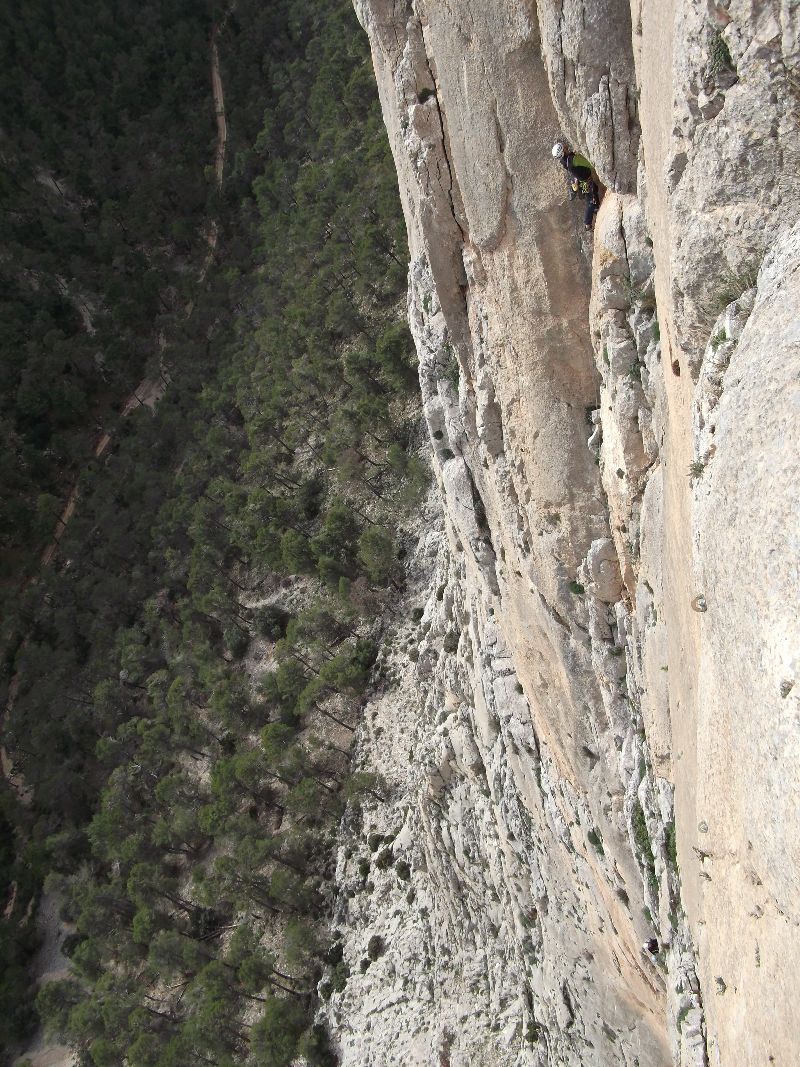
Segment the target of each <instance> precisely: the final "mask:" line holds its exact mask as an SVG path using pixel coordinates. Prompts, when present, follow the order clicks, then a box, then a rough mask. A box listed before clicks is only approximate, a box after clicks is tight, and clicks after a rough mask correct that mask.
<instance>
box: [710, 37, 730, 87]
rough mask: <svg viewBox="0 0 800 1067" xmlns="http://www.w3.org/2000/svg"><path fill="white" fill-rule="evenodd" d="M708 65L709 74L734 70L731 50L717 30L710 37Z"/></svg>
mask: <svg viewBox="0 0 800 1067" xmlns="http://www.w3.org/2000/svg"><path fill="white" fill-rule="evenodd" d="M708 67H709V70H710V71H711V74H712V75H714V76H716V75H717V74H721V73H722V71H723V70H735V69H736V68H735V67H734V65H733V58H732V56H731V50H730V48H729V47H728V42H727V41H726V40H725V38H724V37H723V36H722V31H721V30H717V31H716V32H715V34H714V36H713V37H712V38H711V47H710V48H709V54H708Z"/></svg>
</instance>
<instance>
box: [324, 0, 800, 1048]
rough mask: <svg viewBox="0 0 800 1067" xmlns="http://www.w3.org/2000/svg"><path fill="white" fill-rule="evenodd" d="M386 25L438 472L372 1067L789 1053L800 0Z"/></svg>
mask: <svg viewBox="0 0 800 1067" xmlns="http://www.w3.org/2000/svg"><path fill="white" fill-rule="evenodd" d="M356 9H357V11H358V14H359V17H360V18H361V20H362V23H363V25H364V27H365V29H366V30H367V32H368V34H369V36H370V40H371V44H372V50H373V58H374V63H375V69H376V74H377V79H378V86H379V90H380V93H381V99H382V104H383V110H384V115H385V119H386V124H387V128H388V130H389V134H390V139H391V142H392V147H393V151H394V154H395V159H396V163H397V169H398V176H399V183H400V190H401V195H402V198H403V204H404V210H405V214H406V220H407V224H408V231H409V239H410V247H411V266H410V289H409V317H410V322H411V327H412V331H413V333H414V336H415V340H416V343H417V349H418V353H419V359H420V383H421V387H422V394H423V401H424V407H425V415H426V419H427V423H428V427H429V430H430V435H431V445H432V453H433V463H434V469H435V474H436V487H435V491H434V492H433V493H432V496H431V499H430V500H429V502H428V505H427V514H426V515H425V516H424V522H425V529H426V533H425V535H424V536H423V537H422V538H421V540H420V544H419V547H418V549H417V553H416V557H415V559H414V560H412V561H411V564H410V569H409V573H410V581H411V585H410V591H409V596H408V602H407V605H406V607H407V611H408V614H409V618H408V622H407V623H405V624H403V625H399V626H398V629H397V632H396V634H395V635H394V644H393V650H391V651H389V652H387V654H386V656H385V659H384V662H383V672H384V677H385V679H386V687H385V691H384V692H383V693H382V694H381V695H380V697H379V698H378V699H376V700H375V701H374V702H373V704H372V705H371V706H370V708H369V709H368V713H367V721H366V723H365V727H364V729H363V731H362V735H361V737H360V738H359V745H358V759H360V760H361V761H363V764H364V766H365V767H370V768H373V769H374V768H377V769H378V770H380V771H381V772H382V773H383V775H384V776H385V778H386V780H387V782H388V783H389V786H390V789H391V795H390V801H389V803H387V804H378V803H376V804H375V805H373V806H369V805H367V806H365V807H364V808H363V810H362V811H361V812H360V813H358V815H357V816H356V815H355V814H354V815H352V816H351V818H350V822H348V823H347V824H346V825H345V827H344V828H343V831H342V845H341V848H340V852H339V861H338V871H337V879H338V884H339V887H340V890H339V895H338V901H337V906H336V907H337V912H336V925H337V927H338V929H339V930H340V931H341V943H342V948H343V953H344V962H345V965H346V966H347V967H348V968H349V971H350V977H349V980H348V981H347V983H346V984H345V985H344V988H343V989H339V990H338V991H336V992H334V993H333V994H332V996H331V998H330V1000H329V1002H328V1008H327V1013H328V1017H329V1020H330V1022H331V1024H332V1028H333V1031H334V1034H335V1037H336V1040H337V1043H338V1044H339V1046H340V1048H341V1051H342V1055H343V1062H344V1063H345V1064H352V1065H367V1064H375V1065H379V1064H380V1065H383V1064H389V1063H398V1064H400V1063H402V1064H411V1063H420V1064H428V1063H436V1062H438V1063H440V1064H453V1065H457V1064H458V1065H460V1064H464V1065H466V1064H470V1065H473V1064H486V1065H487V1067H488V1065H498V1067H500V1065H504V1064H509V1065H510V1064H554V1065H555V1064H559V1065H562V1064H564V1065H566V1064H570V1065H572V1064H575V1065H578V1064H605V1063H608V1064H630V1065H633V1064H639V1065H641V1067H644V1065H651V1064H653V1065H656V1064H668V1063H671V1062H675V1063H681V1064H698V1065H699V1064H703V1063H706V1062H708V1061H709V1059H710V1062H712V1063H721V1064H722V1063H724V1064H728V1063H731V1064H734V1063H736V1064H738V1063H742V1062H748V1063H749V1062H753V1063H756V1062H759V1063H760V1062H765V1061H767V1058H768V1056H770V1055H773V1056H774V1057H775V1059H774V1062H776V1063H781V1062H791V1060H792V1058H793V1057H794V1054H795V1053H796V1051H797V1048H796V1042H795V1043H794V1044H793V1041H794V1039H793V1037H792V1035H791V1034H790V1032H789V1019H790V1017H791V1016H790V1015H789V1013H788V1004H789V1003H790V1001H791V1000H793V999H794V995H795V993H796V984H797V979H796V976H795V969H796V968H795V967H794V966H793V961H792V950H791V949H790V948H789V947H788V946H789V945H790V944H791V940H792V936H791V931H792V930H793V929H794V927H795V926H796V924H797V921H798V918H800V916H798V914H797V902H798V899H799V896H798V891H797V889H798V887H797V884H796V879H797V877H798V875H797V872H798V869H799V868H798V858H800V857H798V855H797V849H798V834H797V798H798V784H797V783H798V769H799V768H798V737H799V736H800V735H799V734H798V728H797V711H798V707H797V700H798V690H800V682H798V681H797V670H798V664H797V659H796V657H797V648H798V640H797V638H798V636H799V635H798V631H797V621H796V617H795V615H796V612H795V609H796V595H797V589H798V587H799V583H798V582H797V559H798V551H797V550H798V545H797V521H796V516H797V514H798V503H800V501H798V499H797V484H798V479H797V455H796V450H793V449H791V448H790V447H789V445H788V441H789V440H790V438H791V435H792V433H794V434H795V435H796V432H797V423H798V419H797V414H798V412H797V405H798V394H797V388H798V372H799V371H800V356H799V355H798V335H797V322H798V314H797V312H798V306H797V305H798V275H797V266H796V265H797V250H798V244H800V231H798V229H797V228H796V227H795V228H794V229H793V226H794V224H795V223H796V221H797V219H798V217H800V209H799V207H798V185H797V178H796V175H797V168H796V167H792V161H793V160H795V159H796V153H797V148H798V133H797V124H796V117H792V115H791V113H790V111H791V109H790V108H788V107H787V105H786V102H785V101H786V100H787V99H795V100H796V99H797V84H796V81H795V80H793V79H796V73H794V72H793V71H794V70H796V67H793V64H796V59H797V50H798V37H799V36H800V26H799V25H798V21H799V20H800V16H798V14H797V12H796V10H795V9H794V8H793V7H792V5H787V4H785V3H783V4H781V3H778V2H777V0H776V2H775V3H774V4H769V3H760V4H757V5H756V4H748V3H746V2H744V0H741V2H738V0H730V2H729V3H718V4H705V3H700V2H699V0H698V2H693V0H683V2H681V3H678V2H676V3H675V4H672V5H671V4H670V3H666V4H656V3H652V4H651V3H648V2H644V3H643V4H640V3H637V2H636V0H634V4H633V6H632V9H631V8H629V6H628V4H627V3H623V2H621V0H597V2H593V0H569V2H567V3H563V4H553V3H551V2H550V0H540V2H539V4H538V7H537V5H534V4H533V3H532V2H530V0H528V2H523V0H504V2H502V3H494V2H493V3H489V2H487V0H414V2H405V0H356ZM562 134H566V135H567V136H568V137H569V138H570V139H571V140H573V141H574V142H575V143H576V144H577V145H579V146H580V147H581V148H582V149H583V150H584V151H586V152H588V153H589V154H591V155H592V156H593V158H594V161H595V163H596V165H597V169H598V173H599V176H600V178H601V179H602V181H603V182H604V184H605V185H606V186H607V187H608V190H609V192H608V193H607V195H606V198H605V201H604V203H603V206H602V209H601V212H600V215H599V217H598V221H597V227H596V232H595V235H594V239H593V240H592V238H591V236H588V237H587V236H586V235H585V234H583V233H582V229H581V223H580V220H579V219H578V217H577V212H576V211H574V210H573V208H574V206H575V205H570V204H569V203H568V202H567V198H566V187H565V183H564V179H563V174H562V173H561V172H560V168H558V167H557V166H556V165H554V164H553V162H552V159H551V157H550V146H551V145H552V143H553V141H554V140H555V139H556V137H557V136H560V135H562ZM776 161H779V162H776ZM784 168H789V169H788V171H787V172H786V173H784ZM768 249H770V252H769V255H768V256H767V258H766V259H764V254H765V253H766V251H767V250H768ZM762 260H763V264H762ZM718 316H719V317H718ZM587 442H588V443H587ZM690 464H692V468H691V471H692V474H691V478H690V477H689V466H690ZM414 609H416V612H415V614H412V613H413V612H414ZM742 768H747V774H746V777H743V776H742V773H741V772H742ZM676 841H677V847H676ZM653 936H655V937H656V938H657V939H658V941H659V947H660V951H659V953H658V954H657V955H655V956H654V955H653V954H650V953H648V952H646V951H643V950H642V942H643V941H645V940H647V939H648V938H650V937H653ZM370 939H372V941H371V942H370ZM784 996H785V997H786V1004H785V1005H784V1004H782V1003H781V1004H780V1007H781V1010H784V1009H786V1014H785V1015H784V1016H783V1018H784V1020H785V1022H784V1023H783V1024H780V1023H779V1022H776V1020H775V1019H774V1018H772V1017H771V1016H770V1017H768V1016H767V1015H766V1014H764V1013H762V1018H761V1019H760V1020H759V1022H758V1023H756V1022H754V1020H753V1018H752V1015H753V1013H754V1012H757V1010H758V1009H757V1005H758V1004H759V1003H763V1002H764V1001H766V1000H769V999H771V998H775V999H777V1000H778V1001H780V998H781V997H784ZM743 1048H744V1049H745V1050H746V1051H745V1053H744V1055H745V1057H746V1058H745V1059H742V1053H741V1049H743ZM736 1050H739V1051H738V1052H737V1051H736ZM792 1050H793V1051H792ZM737 1057H738V1058H737Z"/></svg>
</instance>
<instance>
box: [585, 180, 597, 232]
mask: <svg viewBox="0 0 800 1067" xmlns="http://www.w3.org/2000/svg"><path fill="white" fill-rule="evenodd" d="M599 207H600V190H599V189H598V188H597V185H596V183H595V182H592V184H591V188H590V191H589V195H588V196H587V197H586V211H585V212H584V216H583V222H584V225H585V226H586V229H587V230H591V228H592V224H593V222H594V217H595V215H596V214H597V209H598V208H599Z"/></svg>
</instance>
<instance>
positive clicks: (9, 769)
mask: <svg viewBox="0 0 800 1067" xmlns="http://www.w3.org/2000/svg"><path fill="white" fill-rule="evenodd" d="M234 7H235V3H232V4H231V5H230V6H229V8H228V9H227V11H226V12H225V15H224V17H223V19H222V21H221V22H220V23H219V24H217V25H214V26H213V27H212V30H211V40H210V49H211V91H212V94H213V97H214V112H215V115H216V122H217V144H216V149H215V155H214V175H215V178H216V182H217V186H218V187H219V188H221V187H222V182H223V179H224V176H225V156H226V150H227V143H228V122H227V116H226V112H225V94H224V88H223V84H222V75H221V73H220V62H219V49H218V47H217V37H218V35H219V33H220V32H221V31H222V30H223V29H224V27H225V23H226V22H227V20H228V17H229V15H230V14H231V12H232V11H233V9H234ZM204 237H205V241H206V244H207V246H208V251H207V253H206V255H205V257H204V259H203V263H202V265H201V267H200V270H199V271H198V275H197V281H198V283H199V284H202V282H204V281H205V278H206V275H207V274H208V271H209V269H210V267H211V264H212V262H213V261H214V255H215V253H216V248H217V241H218V237H219V228H218V226H217V222H216V219H208V220H207V222H206V226H205V232H204ZM193 310H194V301H193V300H190V301H189V302H188V304H187V305H186V307H185V313H186V317H187V318H188V317H189V316H190V315H191V314H192V311H193ZM165 343H166V342H165V338H164V336H163V334H161V335H159V338H158V345H159V348H160V349H161V350H162V351H163V349H164V346H165ZM168 383H169V378H168V376H167V375H166V372H165V371H164V370H163V368H162V373H161V375H160V377H159V378H157V379H155V378H149V377H148V378H143V379H142V381H140V382H139V384H138V385H137V386H136V388H135V389H134V390H133V391H132V392H131V393H130V394H129V395H128V396H127V397H126V398H125V401H124V403H123V405H122V408H121V411H120V417H121V418H127V417H128V416H129V415H130V414H131V413H132V412H134V411H136V410H137V409H138V408H141V407H147V408H149V409H150V410H151V411H152V410H153V408H154V407H155V405H156V404H157V403H158V401H159V400H160V399H161V397H162V396H163V395H164V392H165V390H166V387H167V385H168ZM111 440H112V434H111V431H110V430H105V431H103V432H102V433H101V435H100V437H99V438H98V440H97V442H96V444H95V446H94V457H95V458H96V459H97V458H99V457H100V456H102V455H104V453H105V452H106V451H107V449H108V447H109V445H110V444H111ZM78 499H79V489H78V478H77V477H76V478H75V480H74V482H73V484H72V487H71V489H70V491H69V495H68V496H67V499H66V502H65V504H64V507H63V509H62V511H61V514H60V515H59V517H58V520H57V522H56V525H55V529H54V530H53V533H52V535H51V538H50V541H49V543H48V544H47V545H46V547H45V548H44V550H43V552H42V555H41V558H40V561H39V562H40V572H41V569H43V568H44V567H48V566H50V564H51V563H52V561H53V559H54V557H55V555H56V552H57V551H58V546H59V543H60V541H61V538H62V537H63V536H64V531H65V530H66V528H67V526H68V524H69V522H70V519H71V518H72V516H73V515H74V513H75V509H76V507H77V505H78ZM37 581H38V575H34V576H33V577H31V578H29V579H28V580H27V581H26V582H25V583H24V585H23V587H22V588H23V589H24V588H26V587H27V586H28V585H33V584H35V583H36V582H37ZM26 644H27V638H26V639H25V641H24V642H23V644H22V646H21V647H22V648H24V647H25V645H26ZM19 685H20V675H19V672H17V673H16V674H14V676H13V677H12V678H11V681H10V682H9V686H8V695H7V699H6V706H5V709H4V712H3V718H2V728H5V725H6V723H7V721H8V717H9V715H10V714H11V712H12V710H13V708H14V701H15V699H16V696H17V693H18V691H19ZM0 768H1V769H2V774H3V776H4V777H5V778H6V780H7V781H8V782H9V783H10V785H11V786H12V788H13V789H14V791H15V792H16V794H17V796H18V797H19V799H20V801H21V802H22V803H23V804H28V803H29V802H30V790H29V788H28V787H27V786H26V784H25V782H24V780H23V778H22V777H21V775H19V774H17V773H15V772H14V769H13V765H12V762H11V759H10V757H9V755H8V753H7V752H6V749H5V746H4V745H0ZM16 891H17V887H16V883H14V884H12V886H11V894H12V896H11V902H12V906H13V899H14V896H15V895H16ZM28 918H29V915H28V916H26V919H25V921H27V920H28ZM38 921H39V927H40V930H41V934H42V945H41V947H40V948H39V951H38V952H37V954H36V956H35V957H34V961H33V966H32V977H33V978H34V979H35V980H36V981H37V982H39V981H41V980H42V978H45V977H51V978H54V977H59V976H61V975H62V974H63V973H65V972H66V969H67V961H66V959H65V958H64V956H63V955H62V953H61V942H62V940H63V936H64V930H63V928H62V927H61V924H60V922H59V920H58V917H57V913H56V907H55V903H54V901H53V900H52V898H49V897H47V896H43V897H42V900H41V902H40V907H39V918H38ZM21 1060H24V1061H25V1063H26V1064H30V1067H72V1065H73V1064H74V1062H75V1060H74V1056H73V1053H72V1051H71V1050H70V1049H69V1048H67V1047H66V1046H64V1045H56V1044H53V1043H51V1042H49V1041H47V1040H46V1039H45V1038H44V1034H43V1031H42V1030H41V1029H40V1030H39V1031H38V1032H37V1034H36V1035H35V1036H34V1038H33V1040H32V1042H31V1044H30V1045H29V1046H28V1048H27V1049H26V1050H25V1051H24V1052H23V1053H21V1055H20V1057H18V1058H17V1060H15V1063H19V1062H20V1061H21Z"/></svg>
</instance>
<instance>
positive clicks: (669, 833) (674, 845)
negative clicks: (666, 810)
mask: <svg viewBox="0 0 800 1067" xmlns="http://www.w3.org/2000/svg"><path fill="white" fill-rule="evenodd" d="M664 845H665V847H666V850H667V859H668V860H669V862H670V865H671V866H672V869H673V870H675V871H677V869H678V840H677V835H676V833H675V820H674V819H671V820H670V821H669V822H668V823H667V825H666V828H665V830H664Z"/></svg>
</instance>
